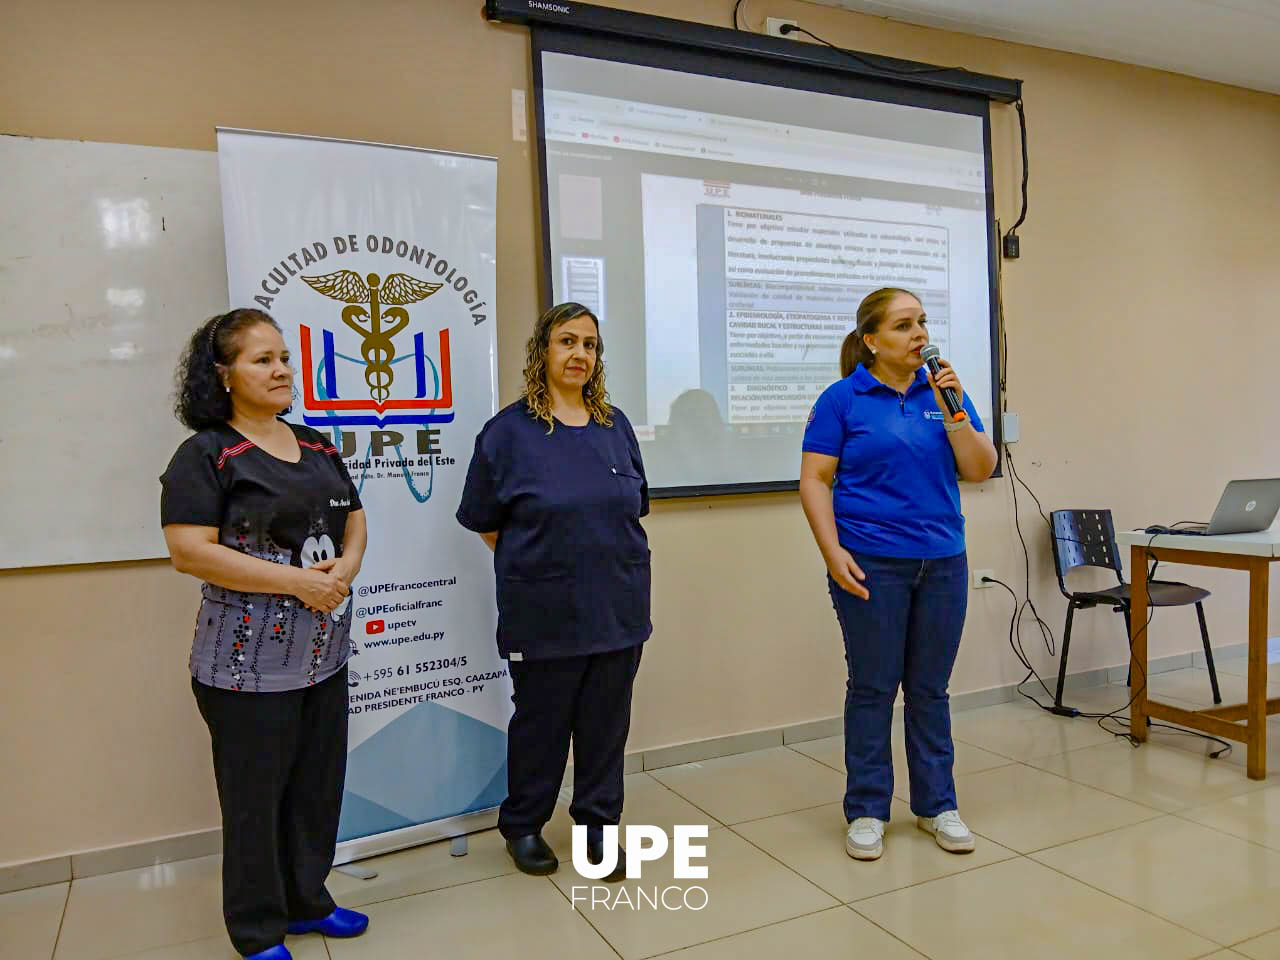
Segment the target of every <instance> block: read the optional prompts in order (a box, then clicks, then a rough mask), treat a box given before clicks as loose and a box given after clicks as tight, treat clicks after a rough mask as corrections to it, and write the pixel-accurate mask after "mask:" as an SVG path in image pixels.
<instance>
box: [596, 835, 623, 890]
mask: <svg viewBox="0 0 1280 960" xmlns="http://www.w3.org/2000/svg"><path fill="white" fill-rule="evenodd" d="M603 859H604V841H603V840H591V839H588V840H587V862H588V863H592V864H596V863H599V862H600V861H601V860H603ZM626 875H627V851H625V850H623V849H622V848H621V847H619V848H618V865H617V866H615V867H614V868H613V872H612V873H610V874H609V875H608V876H607V877H605V878H604V882H605V883H617V882H618V881H619V880H621V879H623V878H624V877H626Z"/></svg>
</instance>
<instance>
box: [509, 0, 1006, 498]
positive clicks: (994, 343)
mask: <svg viewBox="0 0 1280 960" xmlns="http://www.w3.org/2000/svg"><path fill="white" fill-rule="evenodd" d="M504 2H505V0H503V2H499V0H489V3H488V6H490V7H492V6H495V5H496V6H502V5H504ZM549 5H550V6H556V7H560V6H566V5H564V4H559V3H556V4H549ZM567 6H569V7H571V8H573V9H576V10H579V11H581V10H583V9H584V8H585V9H589V10H592V11H603V12H604V13H607V14H610V15H617V16H618V17H624V18H636V17H638V18H642V19H645V20H656V21H663V22H664V24H680V25H681V26H684V27H689V28H695V27H697V28H699V29H700V30H703V29H705V30H711V31H717V32H720V33H729V34H736V33H738V32H739V31H732V30H721V29H720V28H715V27H705V28H704V27H701V25H698V24H683V23H682V22H681V21H673V20H668V19H667V18H662V17H650V16H648V15H645V14H630V13H624V12H623V11H612V10H606V8H599V7H588V5H585V4H570V5H567ZM491 19H494V18H493V17H491ZM529 20H530V25H531V30H530V34H531V41H532V43H531V49H532V67H533V84H534V98H533V100H534V114H535V127H536V138H537V173H538V180H539V183H538V191H539V192H538V196H539V203H540V210H539V214H540V216H541V221H542V222H541V232H542V261H543V263H542V267H543V269H542V271H541V276H540V286H541V291H540V293H541V296H540V300H541V304H542V307H543V309H546V308H548V307H550V306H551V305H552V303H553V298H554V290H555V286H554V267H555V265H554V260H553V257H552V252H551V218H550V216H549V209H550V208H549V203H550V197H549V189H548V169H547V161H548V154H547V142H546V126H545V117H544V94H543V89H544V88H543V75H542V55H543V54H544V53H560V54H567V55H570V56H579V57H589V58H592V59H598V60H606V61H613V62H618V63H624V64H633V65H637V66H644V67H654V68H657V69H661V70H668V71H675V72H683V73H689V74H691V75H695V76H712V77H722V78H726V79H731V80H739V81H743V82H748V83H764V84H768V85H772V86H779V87H787V88H790V89H795V90H804V91H810V92H817V93H834V94H836V95H842V96H849V97H852V98H854V99H863V100H872V101H880V102H888V103H894V104H901V105H905V106H913V107H925V108H931V109H939V110H946V111H949V112H954V113H959V114H966V115H970V116H974V117H977V118H979V119H980V120H981V122H982V147H983V164H984V175H985V183H986V188H985V200H986V241H987V252H988V258H987V259H988V263H987V284H988V300H989V342H990V354H991V356H990V374H991V398H992V403H991V417H990V420H991V422H990V423H986V424H984V426H985V427H986V428H987V431H988V433H989V435H990V436H991V437H992V439H993V442H994V443H995V446H996V450H997V454H998V459H997V463H996V469H995V471H994V472H993V474H992V476H993V477H1000V476H1002V468H1003V459H1004V458H1003V455H1002V453H1001V451H1002V446H1001V433H1002V429H1001V427H1002V423H1001V416H1000V412H1001V409H1002V406H1003V404H1002V396H1001V392H1000V318H999V291H998V287H997V284H998V283H999V279H1000V278H999V261H998V257H999V250H998V247H999V244H998V237H997V236H996V222H995V202H994V177H993V171H992V160H991V116H990V101H991V100H992V99H998V98H994V97H991V96H988V95H981V94H979V93H978V92H977V91H971V92H967V93H958V92H957V91H956V90H955V89H954V88H946V87H943V86H940V85H937V84H922V83H911V84H903V83H901V82H899V81H900V78H898V77H894V76H891V75H887V74H874V75H873V74H872V73H871V72H869V71H858V70H848V69H840V70H839V75H838V76H836V77H832V76H831V75H830V73H829V72H828V71H830V70H831V69H833V67H832V66H831V65H829V64H825V63H813V62H808V61H802V60H798V59H796V58H787V62H786V66H785V68H784V69H782V70H778V71H777V73H771V74H770V75H769V76H768V77H765V76H764V69H765V68H766V67H767V66H769V64H768V63H767V60H759V59H752V60H745V61H734V62H732V63H730V62H729V61H728V59H727V57H728V54H729V52H730V51H729V50H728V49H727V48H726V47H725V45H723V44H717V45H695V44H692V43H689V42H688V41H687V40H686V41H685V42H683V43H676V44H673V43H672V42H670V41H669V40H666V39H663V38H661V37H656V36H655V31H653V30H649V31H645V32H641V33H638V34H634V35H630V36H624V35H621V34H620V32H619V31H618V30H613V29H611V30H604V31H599V32H597V31H593V30H587V29H581V27H580V25H578V24H575V25H574V27H570V28H568V29H566V28H565V25H564V23H563V22H562V21H559V20H547V21H543V20H540V19H537V18H533V17H530V18H529ZM751 36H753V37H754V36H755V35H751ZM757 39H765V40H772V39H774V38H768V37H765V38H757ZM782 42H784V43H787V42H788V41H782ZM697 46H701V48H700V49H696V48H695V47H697ZM831 52H833V53H834V52H835V51H831ZM716 61H719V62H718V63H716ZM900 62H902V63H906V61H900ZM695 65H696V66H695ZM717 67H718V68H719V69H717ZM840 67H841V68H843V67H844V65H843V64H841V65H840ZM773 69H775V70H777V67H776V65H775V66H774V68H773ZM975 76H976V75H975ZM996 79H999V78H996ZM833 81H834V82H835V83H836V84H837V86H838V87H839V88H840V89H836V90H833V89H832V83H833ZM1011 82H1013V83H1016V84H1017V85H1018V91H1019V93H1020V90H1021V81H1011ZM854 84H856V86H857V91H856V92H852V91H850V90H848V87H850V86H852V85H854ZM797 470H798V468H797ZM798 488H799V479H798V478H797V479H795V480H776V481H750V482H737V483H716V484H709V485H688V486H662V487H652V488H651V489H650V496H651V497H652V498H653V499H655V500H657V499H680V498H697V497H706V496H739V495H745V494H755V493H780V492H788V491H795V490H797V489H798Z"/></svg>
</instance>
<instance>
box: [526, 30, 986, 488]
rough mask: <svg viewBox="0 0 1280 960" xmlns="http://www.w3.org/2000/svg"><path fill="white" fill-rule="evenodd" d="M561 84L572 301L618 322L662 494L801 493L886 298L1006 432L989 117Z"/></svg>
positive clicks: (549, 58)
mask: <svg viewBox="0 0 1280 960" xmlns="http://www.w3.org/2000/svg"><path fill="white" fill-rule="evenodd" d="M542 83H543V101H542V109H543V129H544V134H545V159H546V171H547V197H548V209H547V216H548V230H549V236H550V254H551V261H552V262H551V264H550V266H551V275H552V284H553V291H554V298H555V300H556V301H563V300H577V301H579V302H581V303H584V304H586V305H587V306H589V307H590V308H591V309H593V310H594V311H595V312H596V314H597V316H598V317H599V318H600V321H601V333H602V337H603V339H604V341H605V359H606V362H607V365H608V385H609V390H610V394H611V396H612V397H613V400H614V402H615V403H617V404H618V405H619V406H620V407H622V409H623V410H624V411H625V412H626V413H627V414H628V416H629V417H630V418H631V420H632V422H633V423H634V424H635V425H636V429H637V434H638V435H639V436H640V438H641V445H642V451H643V453H644V457H645V463H646V466H647V468H648V472H649V478H650V484H651V485H652V486H653V487H656V488H663V487H685V488H687V487H714V486H716V485H720V484H743V483H769V482H777V481H794V480H795V479H796V478H797V477H798V473H799V450H800V440H801V435H802V433H803V429H804V423H805V420H806V418H807V416H808V412H809V409H810V407H811V406H812V404H813V401H814V400H815V399H816V398H817V396H818V395H819V394H820V393H821V392H822V391H823V390H824V389H825V388H826V387H827V386H828V385H829V384H831V383H832V382H833V381H835V380H836V379H837V378H838V376H839V369H838V355H839V348H840V343H841V341H842V340H843V339H844V336H845V334H846V333H848V331H849V330H851V329H852V328H853V325H854V313H855V311H856V309H857V305H858V302H859V301H860V300H861V298H862V297H863V296H865V295H866V294H867V293H869V292H870V291H871V290H874V289H876V288H877V287H881V286H886V285H894V286H903V287H906V288H908V289H910V290H912V291H914V292H915V293H917V294H918V295H919V296H920V297H921V300H922V302H923V303H924V306H925V310H926V312H927V314H928V316H929V321H930V329H931V337H932V339H933V342H935V343H936V344H938V346H939V347H940V348H941V350H942V352H943V355H944V356H946V357H948V358H949V359H951V361H952V362H953V363H954V364H955V365H956V367H957V369H958V371H959V373H960V375H961V379H962V382H963V383H964V384H965V387H966V389H967V390H968V392H969V394H970V395H971V397H972V399H973V402H974V404H975V406H976V407H977V409H978V411H979V413H980V414H981V415H982V417H983V419H984V421H988V422H989V420H990V412H991V340H990V322H991V307H990V290H989V281H988V276H989V274H988V270H989V263H990V260H989V251H988V232H987V209H988V207H987V182H986V176H987V175H986V169H987V165H986V161H985V156H984V153H983V143H984V131H983V119H982V118H981V117H977V116H971V115H964V114H957V113H952V112H948V111H940V110H927V109H923V108H920V107H912V106H903V105H900V104H892V103H882V102H873V101H864V100H856V99H851V98H849V97H844V96H833V95H828V94H820V93H813V92H807V91H800V90H793V89H789V88H782V87H772V86H764V85H760V84H754V83H747V82H743V81H737V80H727V79H724V78H718V77H706V76H701V75H694V74H686V73H679V72H676V71H669V70H662V69H657V68H652V67H641V66H636V65H633V64H625V63H617V62H612V61H603V60H596V59H591V58H587V57H579V56H572V55H568V54H561V53H546V52H544V53H543V54H542Z"/></svg>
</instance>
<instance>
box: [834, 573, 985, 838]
mask: <svg viewBox="0 0 1280 960" xmlns="http://www.w3.org/2000/svg"><path fill="white" fill-rule="evenodd" d="M854 559H855V560H856V561H857V563H858V566H860V567H861V568H862V570H863V572H864V573H865V574H866V575H867V578H866V580H865V581H864V583H865V585H866V587H867V590H868V591H869V592H870V594H871V598H870V599H869V600H862V599H860V598H858V597H855V596H854V595H853V594H851V593H849V592H847V591H846V590H845V589H844V588H843V587H841V586H840V585H839V584H837V583H836V582H835V581H834V580H832V579H831V577H829V576H828V577H827V586H828V589H829V590H830V591H831V601H832V604H833V606H834V607H835V610H836V618H837V619H838V620H839V621H840V630H841V632H842V633H843V634H844V650H845V661H846V662H847V663H848V665H849V683H848V686H847V687H846V688H845V698H844V762H845V769H846V770H847V771H848V785H847V787H846V789H845V795H844V815H845V818H846V819H848V820H849V821H852V820H853V819H854V818H855V817H875V818H877V819H879V820H888V819H889V802H890V800H891V799H892V798H893V752H892V748H891V739H890V737H891V727H892V725H893V703H894V700H895V699H896V698H897V695H898V687H899V685H901V687H902V692H903V698H904V700H905V702H906V717H905V721H906V722H905V726H906V734H907V769H908V771H909V774H910V777H911V812H912V813H914V814H915V815H916V816H919V817H934V816H937V815H938V814H939V813H941V812H942V811H944V810H954V809H956V784H955V778H954V777H953V776H952V773H951V766H952V761H953V759H954V749H953V747H952V743H951V709H950V701H949V698H948V696H947V684H948V682H949V681H950V680H951V668H952V666H953V665H954V664H955V660H956V652H957V651H958V650H959V648H960V634H961V633H962V632H963V630H964V615H965V609H966V607H967V606H968V602H969V583H968V580H969V563H968V559H967V557H966V556H965V554H963V553H962V554H959V555H958V556H954V557H946V558H944V559H941V560H900V559H897V558H894V557H869V556H855V557H854Z"/></svg>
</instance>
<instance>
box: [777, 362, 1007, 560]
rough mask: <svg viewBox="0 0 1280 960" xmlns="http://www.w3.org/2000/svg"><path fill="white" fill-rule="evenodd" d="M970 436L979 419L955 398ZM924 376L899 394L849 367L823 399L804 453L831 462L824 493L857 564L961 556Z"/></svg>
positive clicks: (956, 503) (956, 498)
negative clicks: (864, 557) (861, 559)
mask: <svg viewBox="0 0 1280 960" xmlns="http://www.w3.org/2000/svg"><path fill="white" fill-rule="evenodd" d="M964 409H965V412H967V413H968V414H969V420H970V422H971V423H972V424H973V428H974V429H975V430H978V431H981V430H982V429H983V426H982V419H981V418H980V417H979V416H978V411H977V410H975V409H974V408H973V403H972V402H971V401H970V400H969V395H968V394H965V397H964ZM944 419H945V414H943V413H942V411H940V410H939V409H938V402H937V400H936V399H934V396H933V388H932V387H930V386H929V380H928V377H927V376H926V375H925V372H924V369H923V368H921V369H920V370H917V371H916V378H915V381H914V382H913V383H912V384H911V386H909V387H908V388H907V392H906V393H905V394H901V393H898V391H896V390H894V389H893V388H892V387H889V386H886V385H885V384H883V383H881V382H880V381H879V380H877V379H876V378H875V377H874V376H872V374H871V372H870V371H869V370H867V369H866V368H865V367H863V366H861V365H859V366H858V367H856V368H855V369H854V371H853V373H851V374H849V376H847V377H845V378H844V379H843V380H838V381H836V382H835V383H833V384H832V385H831V386H829V387H827V389H826V390H825V391H824V392H823V394H822V396H820V397H819V398H818V402H817V403H815V404H814V406H813V412H812V413H810V414H809V425H808V426H807V427H806V428H805V432H804V444H803V445H802V447H801V449H802V450H804V451H805V452H806V453H821V454H824V455H826V456H829V457H839V459H840V464H839V466H838V467H837V469H836V478H835V483H834V484H833V486H832V489H831V500H832V505H833V507H834V509H835V515H836V530H837V533H838V534H839V537H840V546H842V547H844V548H845V549H846V550H848V551H849V552H850V553H852V554H853V555H854V559H857V556H858V554H859V553H865V554H868V555H870V556H873V557H896V558H903V559H911V560H937V559H941V558H943V557H954V556H957V555H959V554H961V553H964V552H965V545H964V514H962V513H961V512H960V485H959V483H958V482H957V480H956V456H955V454H954V453H953V452H952V450H951V441H949V440H948V439H947V431H946V427H944V426H943V422H944Z"/></svg>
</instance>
